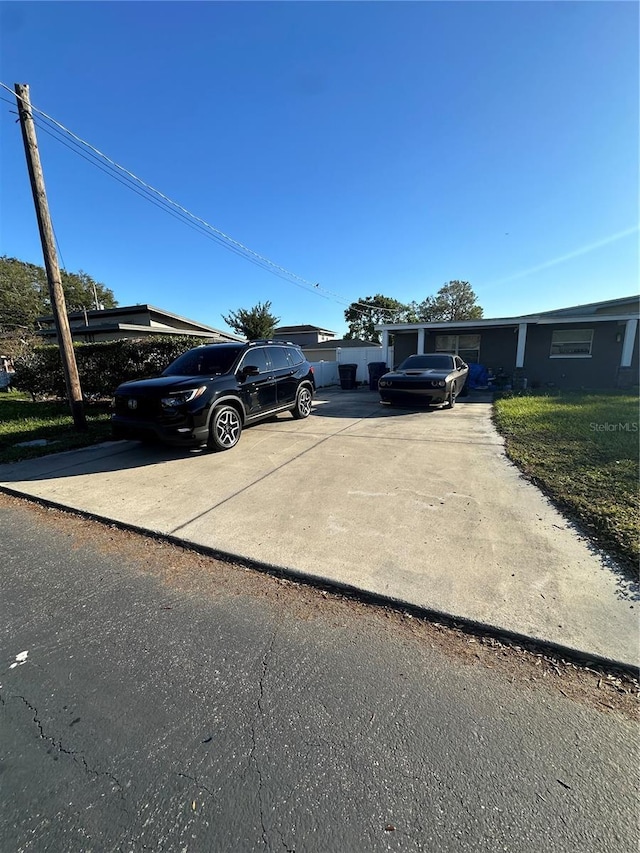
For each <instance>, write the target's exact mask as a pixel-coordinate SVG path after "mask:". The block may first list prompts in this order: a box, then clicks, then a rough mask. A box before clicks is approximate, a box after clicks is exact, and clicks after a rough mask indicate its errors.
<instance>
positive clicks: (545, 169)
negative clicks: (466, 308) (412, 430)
mask: <svg viewBox="0 0 640 853" xmlns="http://www.w3.org/2000/svg"><path fill="white" fill-rule="evenodd" d="M0 12H1V16H2V17H1V19H0V32H1V33H2V35H1V37H0V38H1V44H0V48H1V51H0V54H1V60H0V79H1V80H2V81H3V82H4V83H5V84H7V85H9V86H11V87H12V86H13V84H14V83H15V82H22V83H28V84H29V85H30V87H31V98H32V101H33V103H34V105H36V106H37V107H39V108H40V109H42V110H44V111H45V112H46V113H48V114H49V115H51V116H53V117H54V118H55V119H57V120H58V121H60V122H61V123H62V124H64V125H65V126H66V127H68V128H70V129H71V130H73V131H74V132H75V133H76V134H78V135H79V136H80V137H81V138H83V139H85V140H87V141H88V142H90V143H91V144H93V145H94V146H96V147H97V148H99V149H100V150H101V151H103V152H105V153H106V154H108V155H109V156H110V157H112V158H113V159H114V160H115V161H117V162H118V163H120V164H122V165H123V166H125V167H126V168H128V169H129V170H130V171H132V172H133V173H135V174H136V175H138V176H140V177H141V178H143V179H144V180H145V181H147V182H148V183H149V184H151V185H152V186H154V187H156V188H158V189H160V190H161V191H162V192H163V193H165V194H166V195H167V196H169V197H170V198H172V199H175V200H176V201H178V202H179V203H180V204H181V205H183V206H184V207H185V208H187V209H188V210H190V211H192V212H193V213H194V214H196V215H198V216H200V217H202V218H203V219H205V220H206V221H207V222H209V223H211V224H212V225H214V226H215V227H217V228H219V229H221V230H222V231H223V232H225V233H226V234H229V235H231V236H232V237H233V238H235V239H236V240H238V241H240V242H242V243H243V244H244V245H246V246H248V247H250V248H251V249H253V250H254V251H256V252H258V253H259V254H261V255H264V256H266V257H268V258H269V259H270V260H272V261H274V262H275V263H277V264H279V265H281V266H282V267H285V268H286V269H288V270H290V271H292V272H294V273H295V274H296V275H298V276H300V277H301V278H303V279H305V280H307V281H310V282H313V283H315V282H319V283H320V285H321V289H316V290H315V292H311V291H310V290H309V289H305V288H304V287H297V286H295V285H294V284H292V283H290V282H286V281H283V280H281V279H279V278H277V277H275V276H273V275H271V274H269V273H268V272H266V271H264V270H263V269H261V268H259V267H256V266H255V265H252V264H250V263H248V262H247V261H246V260H244V259H242V258H240V257H238V256H237V255H235V254H233V253H231V252H229V251H227V250H225V249H224V248H222V247H220V246H219V245H218V244H217V243H215V242H213V241H211V240H209V239H206V238H205V237H204V236H202V235H201V234H199V233H197V232H196V231H194V230H193V229H191V228H188V227H186V226H185V225H183V224H182V223H180V222H178V221H177V220H176V219H174V218H172V217H170V216H169V215H167V214H166V213H165V212H163V211H161V210H159V209H158V208H157V207H154V206H153V205H151V204H150V203H148V202H146V201H144V200H143V199H141V198H139V197H138V196H136V195H134V194H133V193H132V192H130V191H129V190H127V189H126V188H124V187H123V186H121V185H120V184H118V183H117V182H116V181H114V180H112V179H111V178H110V177H108V176H107V175H105V174H103V173H102V172H101V171H99V170H98V169H96V168H95V167H93V166H92V165H90V164H89V163H87V162H85V161H84V160H82V159H81V158H79V157H78V156H77V155H76V154H74V153H72V152H71V151H70V150H68V148H65V147H64V146H62V145H61V144H59V143H58V142H57V141H55V140H54V139H52V138H51V137H50V136H47V135H45V134H44V133H40V134H39V142H40V147H41V156H42V161H43V168H44V173H45V179H46V183H47V191H48V194H49V201H50V206H51V212H52V217H53V221H54V226H55V229H56V233H57V237H58V240H59V244H60V249H61V254H62V260H63V262H64V265H65V266H66V268H67V269H69V270H71V271H77V270H79V269H84V270H85V271H86V272H88V273H89V274H90V275H92V276H93V277H94V278H96V279H97V280H99V281H102V282H104V283H105V284H106V285H107V286H109V287H110V288H111V289H112V290H113V291H114V293H115V295H116V298H117V299H118V301H119V302H120V304H123V305H124V304H131V303H144V302H149V303H151V304H154V305H157V306H160V307H162V308H165V309H167V310H170V311H173V312H175V313H178V314H182V315H184V316H187V317H191V318H193V319H197V320H199V321H201V322H204V323H207V324H210V325H212V326H215V327H218V328H224V323H223V321H222V319H221V314H222V313H227V312H228V311H229V310H234V309H237V308H239V307H250V306H251V305H254V304H255V303H256V302H258V301H265V300H270V301H271V302H272V311H273V312H274V313H275V314H276V315H277V316H279V317H280V318H281V320H282V322H283V323H286V324H294V323H312V324H315V325H318V326H323V327H326V328H329V329H332V330H334V331H336V332H337V333H338V334H342V333H343V332H344V331H345V330H346V325H345V322H344V308H345V304H344V303H349V302H350V301H352V300H356V299H358V298H361V297H364V296H367V295H372V294H375V293H377V292H380V293H383V294H385V295H387V296H393V297H395V298H397V299H400V300H401V301H409V300H411V299H416V300H418V301H420V300H422V299H424V298H425V297H426V296H428V295H432V294H434V293H435V292H436V291H437V290H438V289H439V288H440V287H441V286H442V285H443V284H444V283H445V282H447V281H449V280H450V279H456V278H457V279H464V280H468V281H470V282H471V284H472V286H473V288H474V290H475V291H476V293H477V295H478V300H479V302H480V304H481V305H482V306H483V308H484V311H485V316H488V317H491V316H494V317H495V316H511V315H516V314H521V313H531V312H535V311H537V310H546V309H551V308H555V307H561V306H565V305H573V304H579V303H581V302H591V301H597V300H601V299H608V298H615V297H619V296H626V295H629V294H631V293H634V292H637V290H638V232H637V224H638V190H639V177H638V137H639V132H638V131H639V128H638V100H639V99H638V80H639V73H638V5H637V4H635V3H631V2H629V3H627V2H621V3H616V2H606V3H605V2H602V3H598V2H571V3H569V2H564V3H554V2H533V3H527V2H493V3H484V2H470V3H464V2H445V3H429V2H425V3H403V2H381V3H373V2H362V3H330V2H319V3H303V2H291V3H288V2H286V3H271V2H259V3H250V2H233V3H209V2H183V3H170V2H167V3H164V2H160V3H158V2H142V3H123V2H113V3H83V2H69V3H14V2H9V3H1V4H0ZM1 96H2V97H3V98H8V99H9V100H11V96H10V95H9V94H8V93H7V92H6V91H3V92H2V93H1ZM12 110H15V105H13V106H12V105H11V104H10V103H6V102H5V101H0V146H1V147H0V199H1V207H0V214H1V231H0V253H2V254H8V255H10V256H15V257H18V258H21V259H23V260H28V261H31V262H34V263H42V253H41V249H40V244H39V239H38V233H37V227H36V222H35V215H34V211H33V203H32V200H31V197H30V190H29V185H28V180H27V173H26V166H25V162H24V153H23V150H22V147H21V140H20V135H19V127H18V125H17V124H16V123H15V115H14V114H13V113H12ZM567 256H568V257H567ZM334 294H335V295H334Z"/></svg>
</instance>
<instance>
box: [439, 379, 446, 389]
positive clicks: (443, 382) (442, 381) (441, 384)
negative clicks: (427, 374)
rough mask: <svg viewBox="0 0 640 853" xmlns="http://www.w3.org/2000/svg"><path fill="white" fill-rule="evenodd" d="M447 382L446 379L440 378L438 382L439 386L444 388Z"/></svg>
mask: <svg viewBox="0 0 640 853" xmlns="http://www.w3.org/2000/svg"><path fill="white" fill-rule="evenodd" d="M446 384H447V383H446V382H445V381H444V379H440V380H439V382H438V388H444V386H445V385H446Z"/></svg>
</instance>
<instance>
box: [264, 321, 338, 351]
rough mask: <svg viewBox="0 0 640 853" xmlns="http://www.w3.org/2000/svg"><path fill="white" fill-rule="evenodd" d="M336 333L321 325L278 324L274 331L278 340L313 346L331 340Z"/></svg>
mask: <svg viewBox="0 0 640 853" xmlns="http://www.w3.org/2000/svg"><path fill="white" fill-rule="evenodd" d="M335 336H336V333H335V332H332V331H331V330H330V329H321V328H320V326H308V325H302V326H278V328H277V329H274V331H273V337H274V339H276V340H284V341H290V343H292V344H298V345H299V346H312V345H314V344H321V343H323V342H324V341H330V340H332V339H333V338H335Z"/></svg>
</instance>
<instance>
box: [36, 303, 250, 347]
mask: <svg viewBox="0 0 640 853" xmlns="http://www.w3.org/2000/svg"><path fill="white" fill-rule="evenodd" d="M38 323H39V324H40V329H39V331H38V334H39V335H41V336H42V337H43V338H45V339H46V340H47V341H49V342H54V341H55V340H56V337H57V336H56V329H55V324H54V320H53V317H52V316H51V317H39V318H38ZM69 326H70V329H71V337H72V338H73V340H74V341H83V342H84V343H96V342H100V341H115V340H121V339H122V338H144V337H148V336H149V335H189V336H190V337H193V338H197V339H198V342H201V343H214V344H215V343H222V342H224V341H240V340H242V338H239V337H238V336H237V335H232V334H230V333H229V332H221V331H220V330H219V329H213V328H212V327H211V326H205V325H203V324H202V323H197V322H196V321H195V320H188V319H187V318H186V317H179V316H178V315H177V314H171V313H170V312H169V311H163V310H162V308H156V307H154V306H153V305H127V306H123V307H121V308H106V309H103V310H94V309H92V310H86V311H72V312H70V314H69Z"/></svg>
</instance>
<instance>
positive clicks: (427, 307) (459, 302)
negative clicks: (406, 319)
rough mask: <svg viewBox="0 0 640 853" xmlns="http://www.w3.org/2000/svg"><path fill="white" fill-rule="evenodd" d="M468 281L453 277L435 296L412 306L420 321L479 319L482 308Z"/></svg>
mask: <svg viewBox="0 0 640 853" xmlns="http://www.w3.org/2000/svg"><path fill="white" fill-rule="evenodd" d="M476 300H477V297H476V295H475V293H474V292H473V288H472V287H471V285H470V284H469V282H468V281H459V280H458V279H455V280H454V281H450V282H449V283H448V284H445V285H443V286H442V287H441V288H440V290H439V291H438V292H437V293H436V295H435V296H427V298H426V299H425V300H424V301H423V302H420V303H419V304H418V305H416V304H415V303H412V306H409V307H412V308H413V309H414V311H415V313H416V315H417V318H418V320H419V321H420V322H443V321H446V320H480V319H481V318H482V314H483V311H482V308H481V307H480V306H479V305H478V304H477V302H476Z"/></svg>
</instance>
